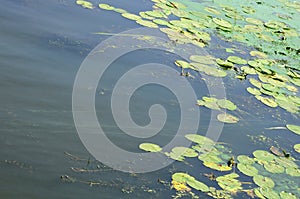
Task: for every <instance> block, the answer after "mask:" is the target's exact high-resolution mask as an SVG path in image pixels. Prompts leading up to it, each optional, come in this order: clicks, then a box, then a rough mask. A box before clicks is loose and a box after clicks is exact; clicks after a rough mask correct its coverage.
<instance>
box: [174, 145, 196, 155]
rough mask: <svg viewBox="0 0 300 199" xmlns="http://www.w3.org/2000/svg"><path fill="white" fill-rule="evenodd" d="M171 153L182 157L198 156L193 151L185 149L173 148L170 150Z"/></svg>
mask: <svg viewBox="0 0 300 199" xmlns="http://www.w3.org/2000/svg"><path fill="white" fill-rule="evenodd" d="M172 152H173V153H176V154H181V155H182V156H184V157H197V156H198V153H197V152H196V151H195V150H193V149H190V148H187V147H174V148H173V149H172Z"/></svg>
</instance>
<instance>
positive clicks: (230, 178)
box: [216, 173, 242, 193]
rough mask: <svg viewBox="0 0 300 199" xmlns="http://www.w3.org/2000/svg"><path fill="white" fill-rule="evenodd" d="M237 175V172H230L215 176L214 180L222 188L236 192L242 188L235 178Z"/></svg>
mask: <svg viewBox="0 0 300 199" xmlns="http://www.w3.org/2000/svg"><path fill="white" fill-rule="evenodd" d="M237 177H239V175H238V174H236V173H231V174H228V175H224V176H219V177H217V178H216V181H217V182H218V185H219V186H220V187H221V188H222V189H223V190H225V191H229V192H231V193H236V192H237V191H239V190H242V183H241V182H240V181H239V180H237V179H236V178H237Z"/></svg>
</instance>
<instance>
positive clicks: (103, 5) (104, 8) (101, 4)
mask: <svg viewBox="0 0 300 199" xmlns="http://www.w3.org/2000/svg"><path fill="white" fill-rule="evenodd" d="M99 8H101V9H103V10H114V9H115V7H113V6H111V5H108V4H105V3H100V4H99Z"/></svg>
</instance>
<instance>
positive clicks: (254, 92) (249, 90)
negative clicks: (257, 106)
mask: <svg viewBox="0 0 300 199" xmlns="http://www.w3.org/2000/svg"><path fill="white" fill-rule="evenodd" d="M247 91H248V92H249V93H251V94H252V95H261V92H260V91H259V90H258V89H256V88H251V87H248V88H247Z"/></svg>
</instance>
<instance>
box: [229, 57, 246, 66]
mask: <svg viewBox="0 0 300 199" xmlns="http://www.w3.org/2000/svg"><path fill="white" fill-rule="evenodd" d="M227 60H228V61H230V62H232V63H235V64H247V61H246V60H245V59H243V58H240V57H238V56H229V57H228V58H227Z"/></svg>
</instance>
